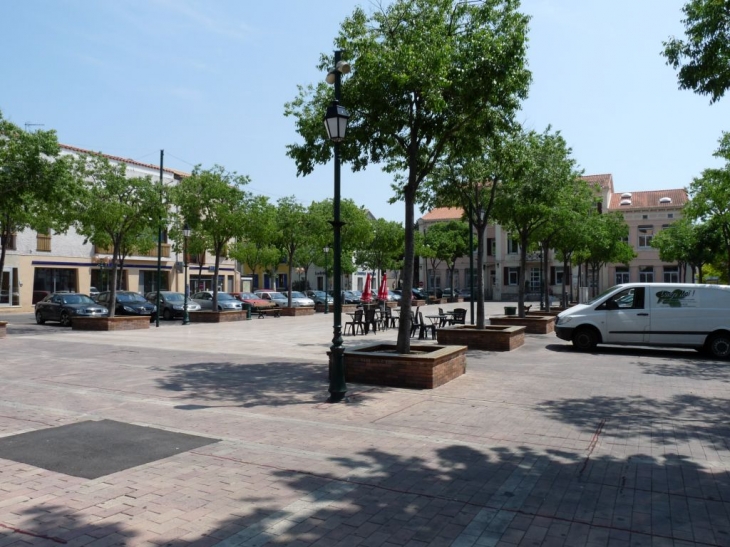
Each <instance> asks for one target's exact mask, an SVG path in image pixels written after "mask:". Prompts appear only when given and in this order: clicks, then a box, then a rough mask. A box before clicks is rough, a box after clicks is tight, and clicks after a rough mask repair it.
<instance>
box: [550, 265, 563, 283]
mask: <svg viewBox="0 0 730 547" xmlns="http://www.w3.org/2000/svg"><path fill="white" fill-rule="evenodd" d="M554 270H555V275H554V281H553V283H552V284H553V285H562V284H563V267H562V266H555V268H554Z"/></svg>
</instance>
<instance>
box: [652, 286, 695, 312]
mask: <svg viewBox="0 0 730 547" xmlns="http://www.w3.org/2000/svg"><path fill="white" fill-rule="evenodd" d="M692 294H694V291H683V290H682V289H674V290H673V291H671V292H670V291H659V292H657V293H656V298H657V300H656V302H657V304H666V305H668V306H671V307H673V308H680V307H682V300H684V299H685V298H687V297H688V296H691V295H692Z"/></svg>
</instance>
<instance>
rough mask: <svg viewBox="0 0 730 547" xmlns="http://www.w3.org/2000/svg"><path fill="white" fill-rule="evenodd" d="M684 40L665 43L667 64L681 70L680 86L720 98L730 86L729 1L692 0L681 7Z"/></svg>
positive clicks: (711, 101)
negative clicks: (729, 61) (729, 60)
mask: <svg viewBox="0 0 730 547" xmlns="http://www.w3.org/2000/svg"><path fill="white" fill-rule="evenodd" d="M682 12H683V13H684V19H682V23H683V24H684V28H685V39H684V40H680V39H678V38H674V37H672V38H670V39H669V40H667V41H666V42H663V45H664V51H663V52H662V54H663V55H664V57H666V58H667V64H668V65H670V66H672V68H674V69H675V70H676V69H679V75H678V79H679V87H680V89H692V90H694V92H695V93H699V94H700V95H709V96H710V103H714V102H716V101H718V100H719V99H720V98H722V96H723V95H724V94H725V91H726V90H727V89H728V87H730V63H728V59H730V1H728V0H690V1H689V2H687V3H686V4H685V5H684V7H683V8H682Z"/></svg>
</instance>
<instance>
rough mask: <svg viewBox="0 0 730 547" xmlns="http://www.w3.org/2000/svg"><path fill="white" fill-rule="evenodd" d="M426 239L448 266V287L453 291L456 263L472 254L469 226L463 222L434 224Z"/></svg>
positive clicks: (453, 221) (452, 221)
mask: <svg viewBox="0 0 730 547" xmlns="http://www.w3.org/2000/svg"><path fill="white" fill-rule="evenodd" d="M426 238H427V240H428V241H429V244H430V245H431V247H432V248H433V249H434V251H435V254H436V258H438V259H439V260H441V261H443V262H444V264H446V268H447V270H448V271H449V276H448V286H449V287H450V288H451V289H453V288H454V268H455V267H456V261H457V260H458V259H459V258H461V257H462V256H465V255H467V254H469V253H470V252H471V249H470V248H469V224H468V223H467V222H464V221H461V220H451V221H449V222H441V223H438V224H434V225H433V226H431V228H430V229H429V230H428V234H427V236H426ZM434 269H435V268H434Z"/></svg>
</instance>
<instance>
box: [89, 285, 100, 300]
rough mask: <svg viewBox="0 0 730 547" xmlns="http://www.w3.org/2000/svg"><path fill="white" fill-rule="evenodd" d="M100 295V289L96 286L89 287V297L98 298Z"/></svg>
mask: <svg viewBox="0 0 730 547" xmlns="http://www.w3.org/2000/svg"><path fill="white" fill-rule="evenodd" d="M98 296H99V289H97V288H96V287H89V297H90V298H91V299H92V300H96V299H97V297H98Z"/></svg>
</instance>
